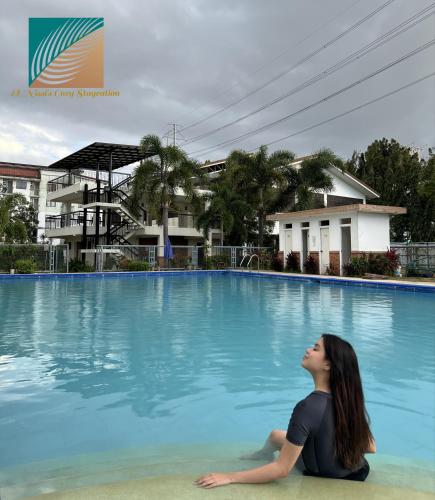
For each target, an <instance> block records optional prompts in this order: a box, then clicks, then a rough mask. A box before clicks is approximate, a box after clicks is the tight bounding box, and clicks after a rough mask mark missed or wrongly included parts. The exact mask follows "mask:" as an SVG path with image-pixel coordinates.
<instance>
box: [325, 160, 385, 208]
mask: <svg viewBox="0 0 435 500" xmlns="http://www.w3.org/2000/svg"><path fill="white" fill-rule="evenodd" d="M328 170H329V171H330V172H331V173H333V174H334V175H336V176H337V177H338V178H339V179H341V180H342V181H344V182H347V183H348V184H350V185H351V186H353V187H354V188H355V189H357V190H358V191H361V193H364V194H365V196H366V197H367V198H368V199H369V200H372V199H374V198H380V195H379V193H377V192H376V191H375V190H374V189H372V188H371V187H370V186H368V185H367V184H366V183H365V182H363V181H362V180H360V179H358V178H357V177H355V176H354V175H352V174H350V173H349V172H347V171H346V170H341V168H338V167H336V166H335V165H333V164H332V163H331V165H330V166H329V167H328Z"/></svg>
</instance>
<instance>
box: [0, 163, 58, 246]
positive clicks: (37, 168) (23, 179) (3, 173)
mask: <svg viewBox="0 0 435 500" xmlns="http://www.w3.org/2000/svg"><path fill="white" fill-rule="evenodd" d="M62 173H64V172H61V171H56V170H48V169H47V168H46V167H44V166H41V165H29V164H25V163H11V162H0V188H1V192H2V193H3V194H4V195H7V194H12V193H18V194H22V195H23V196H24V197H25V198H26V199H27V200H28V201H29V203H30V204H31V205H32V206H33V207H34V208H35V210H37V212H38V229H37V235H36V236H37V241H38V242H40V241H41V238H42V237H43V236H44V235H45V218H46V217H47V216H50V215H57V214H60V212H61V208H62V207H61V204H60V203H56V202H53V201H49V200H47V188H48V183H49V181H50V180H52V179H54V178H55V177H58V176H59V175H62Z"/></svg>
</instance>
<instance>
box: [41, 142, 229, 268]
mask: <svg viewBox="0 0 435 500" xmlns="http://www.w3.org/2000/svg"><path fill="white" fill-rule="evenodd" d="M142 157H143V155H142V154H141V153H140V149H139V147H138V146H131V145H126V144H109V143H99V142H98V143H93V144H90V145H89V146H86V147H85V148H83V149H81V150H79V151H76V152H75V153H72V154H71V155H69V156H67V157H65V158H62V159H60V160H59V161H57V162H55V163H54V164H52V165H50V166H49V167H48V168H49V169H53V170H63V171H64V172H67V173H66V174H63V175H62V176H60V177H59V178H57V179H53V180H51V181H50V182H49V183H48V190H49V192H48V196H47V200H48V201H49V202H56V203H62V207H63V210H62V213H61V214H59V215H57V216H49V217H47V218H46V235H47V237H48V238H62V239H63V240H64V241H65V242H66V243H68V244H69V246H70V255H71V257H72V258H78V259H80V258H85V256H87V261H88V262H89V263H92V262H93V261H95V260H96V248H97V246H100V245H124V246H126V247H127V248H128V246H131V245H149V246H158V247H159V249H158V251H159V255H157V256H156V257H163V247H164V241H163V228H162V226H159V225H157V222H156V220H153V219H152V217H151V216H150V214H149V213H148V212H147V209H146V200H144V204H143V208H142V210H141V215H140V216H139V217H138V218H136V217H134V216H133V215H132V214H131V213H130V211H129V208H128V204H129V198H130V188H131V174H127V173H124V172H121V171H120V170H119V169H121V168H122V167H126V166H127V165H132V164H133V163H135V162H137V161H139V160H140V159H141V158H142ZM73 204H74V205H75V207H76V208H75V209H73V208H72V206H73ZM195 217H196V215H195V214H194V211H193V208H192V207H191V206H190V205H189V203H188V202H187V199H186V197H185V196H184V193H183V192H182V191H181V190H179V192H178V193H177V196H176V202H175V206H174V207H171V211H170V213H169V227H168V232H169V238H170V241H171V244H172V245H173V246H175V247H176V246H196V245H202V244H203V243H204V236H203V234H202V232H201V231H198V230H197V229H196V227H195ZM97 221H98V223H97ZM215 233H216V234H217V238H219V234H220V233H219V230H218V229H213V230H211V231H210V232H209V235H208V236H209V240H210V241H212V239H213V236H214V234H215Z"/></svg>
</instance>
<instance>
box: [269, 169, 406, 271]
mask: <svg viewBox="0 0 435 500" xmlns="http://www.w3.org/2000/svg"><path fill="white" fill-rule="evenodd" d="M327 173H328V175H330V176H331V178H332V181H333V189H332V191H331V192H329V193H327V192H320V191H318V192H317V194H318V195H319V196H320V197H323V204H324V208H317V209H312V210H303V211H295V212H283V213H276V214H273V215H268V216H267V220H269V221H276V224H277V226H278V228H277V229H278V233H279V251H280V252H281V253H282V256H283V258H284V260H285V258H286V256H287V255H288V254H289V253H290V252H293V253H294V254H295V256H296V258H297V260H298V262H299V267H300V270H301V271H304V262H305V261H306V259H307V257H308V256H311V257H313V259H314V260H315V261H316V263H317V265H318V268H319V272H320V273H321V274H325V273H326V272H327V270H328V268H330V269H331V270H334V271H335V272H336V273H339V274H342V273H343V266H344V265H345V264H347V263H348V262H349V261H350V258H351V257H352V256H357V255H361V254H362V253H384V252H386V251H387V250H388V249H389V247H390V218H391V216H393V215H400V214H405V213H406V208H402V207H391V206H384V205H368V204H367V200H368V199H374V198H379V195H378V194H377V193H376V192H375V191H374V190H373V189H372V188H370V187H369V186H367V185H366V184H364V183H363V182H362V181H360V180H359V179H357V178H356V177H354V176H353V175H351V174H349V173H348V172H344V171H342V170H341V169H339V168H337V167H335V166H334V165H331V166H330V167H329V168H328V169H327Z"/></svg>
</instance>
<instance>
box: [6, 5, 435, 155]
mask: <svg viewBox="0 0 435 500" xmlns="http://www.w3.org/2000/svg"><path fill="white" fill-rule="evenodd" d="M382 3H383V2H382V0H377V1H375V0H368V1H366V0H365V1H362V0H360V1H358V2H356V1H351V0H347V1H346V0H329V1H327V2H326V1H322V2H320V1H318V0H310V1H306V2H297V1H296V0H272V1H271V2H264V1H262V0H244V1H239V2H234V1H229V0H221V1H219V2H212V1H211V0H209V1H205V0H203V1H201V0H189V1H183V2H181V1H178V2H176V1H175V0H173V1H161V0H160V1H157V0H146V1H142V2H139V1H133V0H130V1H124V2H122V3H121V2H116V1H102V0H100V1H93V2H91V3H90V2H84V1H82V0H77V1H75V2H74V3H66V2H64V3H63V4H62V3H57V4H53V2H49V1H44V0H36V1H22V2H13V1H12V0H3V3H2V6H3V15H2V18H1V20H0V33H1V37H2V44H1V47H2V66H3V71H2V79H1V99H0V111H1V116H2V121H1V126H0V156H1V160H2V161H16V162H19V161H22V162H28V163H51V162H53V161H55V160H57V159H59V158H60V157H61V156H62V155H64V154H68V153H69V152H73V151H75V150H76V149H78V148H80V147H83V146H85V145H86V144H88V143H91V142H94V141H107V142H112V141H113V142H123V143H130V144H137V143H138V142H139V140H140V138H141V136H143V135H145V134H148V133H158V134H160V133H163V132H164V131H165V130H166V128H169V125H168V123H172V122H177V123H179V124H181V125H183V126H185V125H187V124H189V123H191V122H192V121H195V120H198V119H200V118H201V117H203V116H206V115H208V114H210V113H213V112H214V111H216V110H218V109H220V108H221V107H223V106H225V105H226V104H228V103H231V102H233V101H234V100H236V99H237V98H240V97H241V96H243V95H245V94H246V93H248V92H249V91H251V90H252V89H254V88H256V87H258V86H259V85H260V84H262V83H263V82H266V81H267V80H269V79H270V78H271V77H272V76H274V75H276V74H278V73H280V72H281V71H284V70H285V69H286V68H288V67H290V66H291V65H292V64H294V63H295V62H296V61H298V60H300V59H301V58H302V57H304V56H305V55H306V54H309V53H310V52H312V51H313V50H315V49H316V48H317V47H319V46H321V45H322V44H324V43H325V42H326V41H328V40H329V39H331V38H333V37H334V36H336V35H337V34H338V33H340V32H341V31H343V30H344V29H345V28H346V27H348V26H350V25H351V24H353V23H354V22H356V21H357V20H359V19H361V18H363V17H364V16H366V15H367V14H368V13H369V12H371V11H372V10H374V9H375V8H376V7H378V6H379V5H381V4H382ZM429 4H430V2H429V1H422V0H415V1H413V2H409V1H407V0H396V1H395V2H393V3H392V4H391V5H390V6H388V7H387V8H386V9H385V10H384V11H382V12H381V13H379V14H378V15H377V16H376V17H374V18H373V19H371V20H370V21H368V22H367V23H365V24H364V25H362V26H361V27H359V28H358V29H356V30H355V31H354V32H352V33H351V34H349V35H348V36H346V37H343V38H342V39H341V40H340V41H339V42H337V43H336V44H334V45H333V46H331V47H328V48H327V49H325V50H323V51H322V52H321V53H320V54H318V55H317V56H316V57H314V58H313V59H311V60H310V61H308V62H307V63H305V64H303V65H301V66H299V67H298V68H296V69H295V70H294V71H292V72H290V73H289V74H287V75H286V76H285V77H283V78H281V79H279V80H278V81H277V82H275V83H273V84H271V85H269V86H268V87H266V88H265V89H263V90H262V91H261V92H258V93H256V94H255V95H252V96H251V97H249V98H248V99H246V100H245V101H243V102H241V103H240V104H238V105H236V106H234V107H232V108H230V109H228V110H227V111H226V112H224V113H221V114H220V115H218V116H216V117H215V118H213V119H210V120H209V121H207V122H204V123H202V124H201V125H198V126H197V127H194V128H191V129H188V130H186V131H184V132H183V131H182V134H180V138H181V137H186V138H189V137H193V136H196V135H198V134H200V133H202V132H206V131H208V130H211V129H214V128H215V127H217V126H220V125H222V124H225V123H227V122H228V121H231V120H232V119H235V118H237V117H239V116H241V115H243V114H245V113H247V112H249V111H251V110H253V109H255V108H256V107H257V106H259V105H261V104H263V103H265V102H268V101H269V100H271V99H273V98H275V97H277V96H279V95H281V94H283V93H285V92H286V91H288V90H290V89H291V88H293V87H294V86H296V85H298V84H300V83H301V82H304V81H305V80H307V79H309V78H311V77H312V76H313V75H316V74H317V73H319V72H321V71H323V70H325V69H326V68H328V67H329V66H330V65H332V64H334V63H335V62H337V61H338V60H340V59H341V58H343V57H346V56H347V55H348V54H350V53H351V52H353V51H354V50H357V49H359V48H360V47H362V46H363V45H364V44H366V43H368V42H370V41H371V40H373V39H375V38H376V37H377V36H379V35H381V34H383V33H385V32H386V31H388V30H389V29H391V28H392V27H393V26H395V25H397V24H399V23H400V22H402V21H403V20H405V19H407V18H408V17H410V16H411V15H413V14H414V13H415V12H417V11H418V10H421V9H423V8H424V7H426V6H428V5H429ZM70 16H71V17H85V16H86V17H89V16H95V17H97V16H98V17H104V19H105V28H104V30H105V87H106V88H108V89H116V90H119V91H120V92H121V96H120V97H113V98H95V99H91V98H86V99H68V98H30V97H19V98H18V97H13V96H11V91H12V90H13V89H15V88H20V89H22V90H24V91H26V89H27V57H28V56H27V43H28V42H27V39H28V33H27V30H28V18H29V17H70ZM433 33H434V16H432V18H430V19H429V20H426V21H424V22H423V23H421V24H420V25H418V26H417V27H415V28H413V29H412V30H409V31H408V32H407V33H405V34H403V35H401V36H400V37H398V38H397V39H395V40H393V41H392V42H390V43H388V44H386V45H385V46H383V47H381V48H379V49H377V50H376V51H374V52H372V53H371V54H369V55H367V56H365V57H363V58H361V59H360V60H359V61H357V62H355V63H352V64H351V65H349V66H347V67H346V68H344V69H343V70H341V71H338V72H337V73H336V74H334V75H331V76H330V77H328V78H326V79H324V80H322V81H320V82H318V83H316V84H315V85H312V86H311V87H309V88H307V89H305V90H304V91H302V92H300V93H298V94H296V95H294V96H291V97H290V98H288V99H286V100H285V101H282V102H281V103H279V104H277V105H275V106H272V107H270V108H268V109H267V110H265V111H263V112H261V113H258V114H256V115H254V116H253V117H251V118H249V119H246V120H244V121H243V122H240V123H238V124H236V125H234V126H232V127H230V128H227V129H225V130H223V131H222V132H219V133H216V134H214V135H211V136H209V137H206V138H204V139H202V140H201V141H199V142H198V143H195V144H192V145H191V146H188V147H187V146H186V149H187V150H188V151H189V152H192V151H195V150H199V149H201V148H205V147H208V146H212V145H214V144H216V143H219V142H222V141H224V140H227V139H230V138H232V137H235V136H237V135H240V134H242V133H244V132H246V131H249V130H253V129H255V128H257V127H260V126H262V125H264V124H266V123H268V122H271V121H273V120H276V119H278V118H280V117H281V116H283V115H286V114H288V113H291V112H293V111H295V110H297V109H299V108H301V107H303V106H305V105H308V104H310V103H312V102H314V101H316V100H318V99H319V98H322V97H324V96H326V95H328V94H329V93H331V92H334V91H336V90H338V89H340V88H341V87H343V86H345V85H347V84H349V83H351V82H352V81H354V80H356V79H358V78H361V77H363V76H365V75H366V74H368V73H370V72H371V71H374V70H375V69H377V68H378V67H381V66H383V65H385V64H386V63H388V62H390V61H392V60H394V59H396V58H398V57H400V56H401V55H403V54H405V53H407V52H409V51H411V50H412V49H414V48H416V47H418V46H419V45H422V44H423V43H425V42H426V41H428V40H430V39H431V38H433ZM310 34H312V36H310V37H308V35H310ZM307 37H308V38H307ZM279 55H280V57H278V56H279ZM434 55H435V51H434V48H433V47H432V48H430V49H428V50H426V51H425V52H423V53H420V54H419V55H417V56H415V57H414V58H412V59H410V60H408V61H406V62H405V63H403V64H401V65H398V66H396V67H395V68H392V69H391V70H389V71H386V72H385V73H383V74H382V75H379V76H378V77H375V78H373V79H372V80H370V81H368V82H366V83H363V84H362V85H360V86H358V87H356V88H354V89H352V90H350V91H349V92H346V93H344V94H342V95H340V96H338V97H337V98H335V99H332V100H331V101H329V102H327V103H324V104H322V105H320V106H318V107H316V108H314V109H312V110H310V111H308V112H306V113H303V114H301V115H298V116H297V117H295V118H294V119H292V120H289V121H287V122H285V123H283V124H281V125H280V126H277V127H274V128H271V129H269V130H267V131H265V132H263V133H261V134H259V135H256V136H254V137H252V138H250V139H248V140H245V141H242V142H240V143H237V144H235V145H234V146H229V147H228V148H225V147H222V148H218V149H217V150H215V151H212V152H210V153H207V154H203V155H202V156H198V159H201V160H204V159H206V158H209V159H217V158H220V157H224V156H225V155H226V154H227V153H228V152H229V151H230V150H231V149H232V148H235V147H241V148H244V149H251V148H254V147H256V146H259V145H260V144H263V143H267V142H271V141H273V140H275V139H278V138H280V137H283V136H285V135H289V134H291V133H294V132H296V131H298V130H301V129H303V128H305V127H308V126H310V125H313V124H315V123H318V122H320V121H322V120H325V119H327V118H329V117H331V116H333V115H335V114H337V113H339V112H342V111H345V110H346V109H349V108H351V107H354V106H356V105H358V104H361V103H363V102H365V101H367V100H370V99H373V98H375V97H377V96H379V95H381V94H383V93H386V92H389V91H390V90H392V89H394V88H396V87H399V86H401V85H403V84H405V83H408V82H410V81H412V80H414V79H416V78H418V77H419V76H422V75H424V74H427V73H429V72H431V71H434V61H435V59H434ZM434 109H435V93H434V79H431V80H427V81H425V82H424V83H421V84H419V85H417V86H415V87H413V88H411V89H408V90H406V91H404V92H402V93H400V94H397V95H395V96H392V97H390V98H388V99H386V100H384V101H381V102H379V103H377V104H375V105H374V106H371V107H367V108H365V109H363V110H360V111H358V112H356V113H353V114H351V115H348V116H347V117H344V118H341V119H338V120H336V121H334V122H331V123H329V124H327V125H324V126H322V127H319V128H316V129H313V130H311V131H309V132H306V133H304V134H301V135H299V136H296V137H294V138H292V139H289V140H286V141H283V142H282V143H279V144H277V145H275V146H273V147H272V149H277V148H288V149H290V150H292V151H294V152H295V153H296V154H297V155H304V154H308V153H311V152H313V151H315V150H316V149H319V148H320V147H330V148H331V149H333V150H334V151H335V152H336V153H338V154H340V155H342V156H343V157H349V156H350V155H351V153H352V151H353V150H354V149H358V150H363V149H365V148H366V147H367V145H368V144H369V143H370V142H371V141H373V140H374V139H376V138H380V137H382V136H386V137H395V138H397V139H398V140H399V141H400V142H402V143H404V144H408V145H415V146H421V147H424V148H427V146H434V145H435V144H434V143H435V137H434V135H435V132H434V123H433V110H434ZM181 144H182V143H181Z"/></svg>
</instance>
